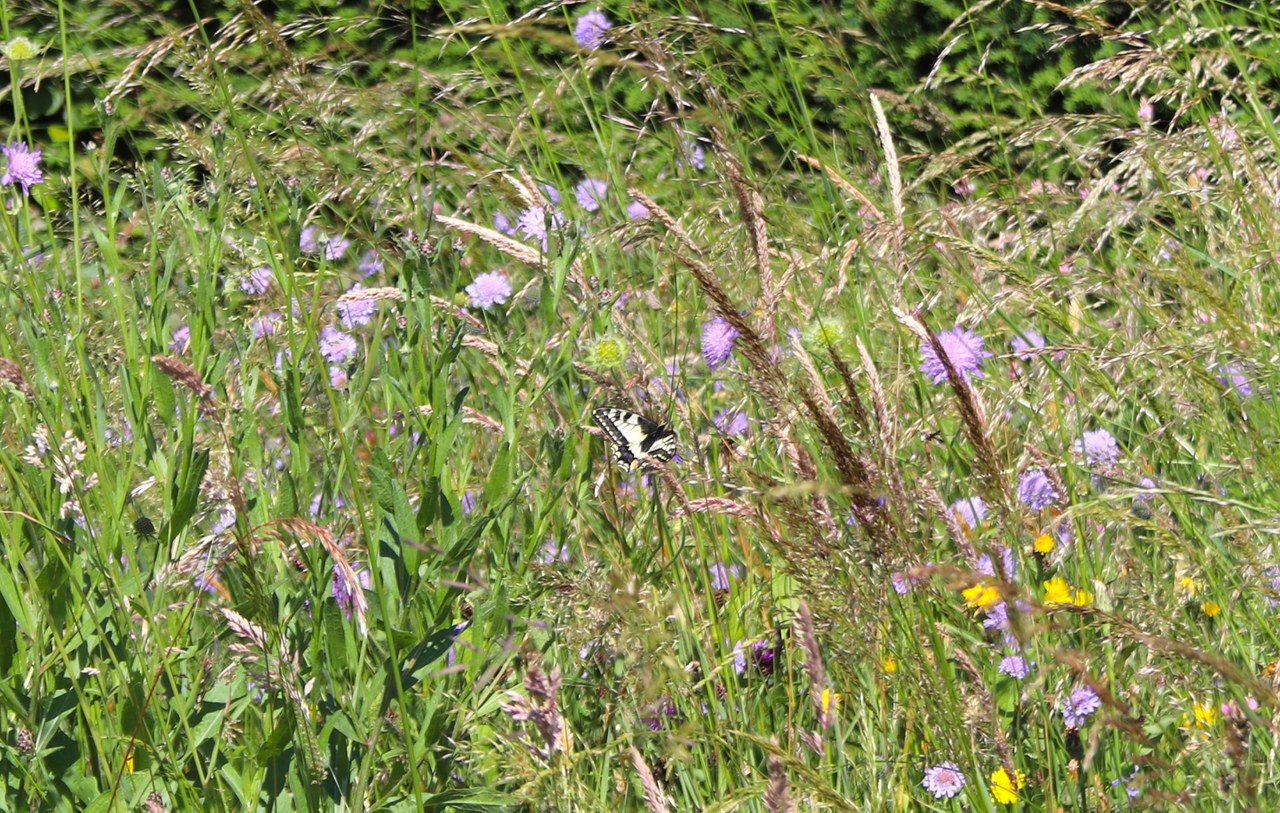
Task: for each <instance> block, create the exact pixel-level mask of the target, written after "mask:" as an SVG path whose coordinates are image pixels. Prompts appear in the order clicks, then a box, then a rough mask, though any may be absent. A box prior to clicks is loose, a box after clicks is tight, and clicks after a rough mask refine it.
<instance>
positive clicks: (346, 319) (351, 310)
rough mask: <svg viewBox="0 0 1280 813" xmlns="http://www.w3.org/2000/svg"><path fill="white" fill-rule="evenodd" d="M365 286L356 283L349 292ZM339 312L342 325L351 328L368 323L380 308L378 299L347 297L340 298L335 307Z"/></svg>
mask: <svg viewBox="0 0 1280 813" xmlns="http://www.w3.org/2000/svg"><path fill="white" fill-rule="evenodd" d="M363 289H364V286H363V285H361V284H359V283H356V284H355V285H353V286H351V289H350V290H348V291H347V293H348V294H350V293H355V292H356V291H360V290H363ZM334 309H335V310H336V311H337V312H338V318H339V319H340V320H341V321H342V326H343V327H345V328H346V329H347V330H351V329H352V328H354V327H356V326H357V325H367V324H368V323H369V320H370V319H372V318H373V314H374V312H375V311H377V310H378V300H376V299H346V300H339V301H338V304H337V306H336V307H335V308H334Z"/></svg>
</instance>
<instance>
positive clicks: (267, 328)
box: [249, 311, 284, 341]
mask: <svg viewBox="0 0 1280 813" xmlns="http://www.w3.org/2000/svg"><path fill="white" fill-rule="evenodd" d="M282 322H284V317H283V316H282V315H280V312H279V311H271V312H270V313H267V314H264V315H262V316H259V317H257V318H256V319H254V320H253V321H251V322H249V333H250V335H252V336H253V339H254V341H258V340H260V339H265V338H266V337H267V336H274V335H275V333H276V332H277V331H278V330H280V325H281V323H282Z"/></svg>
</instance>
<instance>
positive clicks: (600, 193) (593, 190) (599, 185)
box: [573, 178, 609, 212]
mask: <svg viewBox="0 0 1280 813" xmlns="http://www.w3.org/2000/svg"><path fill="white" fill-rule="evenodd" d="M608 190H609V185H608V184H607V183H605V182H604V181H602V180H600V179H599V178H587V179H586V180H585V181H583V182H582V183H580V184H578V187H577V188H576V189H574V190H573V194H574V196H575V197H577V198H578V205H579V206H581V207H582V208H583V209H586V210H587V211H588V212H594V211H595V210H597V209H599V208H600V204H601V203H603V202H604V196H605V193H606V192H608Z"/></svg>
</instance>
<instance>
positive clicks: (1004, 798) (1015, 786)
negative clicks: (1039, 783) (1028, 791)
mask: <svg viewBox="0 0 1280 813" xmlns="http://www.w3.org/2000/svg"><path fill="white" fill-rule="evenodd" d="M1026 784H1027V775H1026V774H1025V773H1023V772H1022V771H1017V776H1016V777H1010V776H1009V774H1008V773H1006V772H1005V770H1004V768H997V769H996V770H995V771H993V772H992V774H991V796H992V798H994V799H995V800H996V801H997V802H999V803H1000V804H1002V805H1011V804H1013V803H1014V802H1016V801H1018V791H1019V790H1020V789H1021V788H1022V787H1024V786H1025V785H1026Z"/></svg>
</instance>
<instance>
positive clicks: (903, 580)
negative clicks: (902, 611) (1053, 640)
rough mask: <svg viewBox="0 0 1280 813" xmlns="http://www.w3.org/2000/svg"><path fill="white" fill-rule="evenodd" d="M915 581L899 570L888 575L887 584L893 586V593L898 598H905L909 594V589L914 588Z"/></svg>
mask: <svg viewBox="0 0 1280 813" xmlns="http://www.w3.org/2000/svg"><path fill="white" fill-rule="evenodd" d="M917 581H918V580H917V579H913V578H911V577H910V576H908V575H907V574H906V573H905V572H904V571H901V570H899V571H898V572H896V573H890V574H889V584H890V585H892V586H893V592H895V593H897V594H898V595H900V596H905V595H906V594H907V593H910V592H911V588H912V587H915V586H916V582H917Z"/></svg>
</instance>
